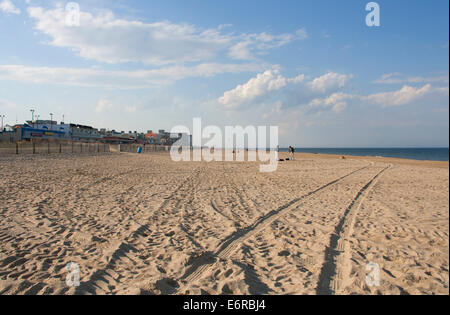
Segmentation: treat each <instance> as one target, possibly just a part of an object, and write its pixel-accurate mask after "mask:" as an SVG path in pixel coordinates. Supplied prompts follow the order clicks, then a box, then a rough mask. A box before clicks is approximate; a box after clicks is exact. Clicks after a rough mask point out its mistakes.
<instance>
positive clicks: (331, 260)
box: [316, 165, 393, 295]
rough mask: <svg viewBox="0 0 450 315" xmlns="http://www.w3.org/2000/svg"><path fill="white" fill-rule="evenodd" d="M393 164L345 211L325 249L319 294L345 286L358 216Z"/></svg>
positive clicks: (335, 290)
mask: <svg viewBox="0 0 450 315" xmlns="http://www.w3.org/2000/svg"><path fill="white" fill-rule="evenodd" d="M392 167H393V165H389V166H388V167H386V168H384V169H382V170H381V171H380V172H378V173H377V174H376V175H375V176H374V177H372V179H371V180H370V181H369V182H367V184H366V185H364V187H363V188H361V189H360V191H359V192H358V193H357V194H356V196H355V198H353V200H352V202H351V203H350V205H349V206H348V207H347V209H346V210H345V212H344V215H343V216H342V218H341V220H340V221H339V224H338V225H336V228H335V232H334V233H333V234H332V235H331V238H330V243H329V246H328V247H327V248H326V249H325V262H324V264H323V266H322V269H321V271H320V275H319V281H318V284H317V287H316V293H317V294H318V295H332V294H339V293H340V292H341V290H342V289H343V288H344V286H345V283H346V279H348V278H349V275H350V271H351V268H350V267H351V266H350V263H349V259H350V252H349V237H350V236H351V235H352V232H353V226H354V224H355V219H356V216H357V215H358V212H359V210H360V208H361V206H362V204H363V202H364V200H365V198H366V197H367V195H368V193H369V192H370V190H371V189H372V188H373V187H374V186H375V184H376V183H377V182H378V180H379V179H380V177H381V176H382V175H383V173H385V172H386V171H387V170H389V169H391V168H392Z"/></svg>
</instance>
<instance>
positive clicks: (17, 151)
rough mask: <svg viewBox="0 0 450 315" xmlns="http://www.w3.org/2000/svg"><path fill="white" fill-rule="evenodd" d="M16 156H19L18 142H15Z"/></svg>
mask: <svg viewBox="0 0 450 315" xmlns="http://www.w3.org/2000/svg"><path fill="white" fill-rule="evenodd" d="M16 154H19V142H16Z"/></svg>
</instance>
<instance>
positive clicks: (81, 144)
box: [80, 142, 83, 153]
mask: <svg viewBox="0 0 450 315" xmlns="http://www.w3.org/2000/svg"><path fill="white" fill-rule="evenodd" d="M80 153H83V143H82V142H81V143H80Z"/></svg>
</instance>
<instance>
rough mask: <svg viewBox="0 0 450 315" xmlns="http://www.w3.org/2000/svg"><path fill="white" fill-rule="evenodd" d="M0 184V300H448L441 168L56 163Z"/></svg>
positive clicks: (114, 159)
mask: <svg viewBox="0 0 450 315" xmlns="http://www.w3.org/2000/svg"><path fill="white" fill-rule="evenodd" d="M0 174H1V175H0V176H1V181H0V201H1V202H0V220H1V224H0V294H39V295H40V294H258V295H259V294H281V295H284V294H307V295H313V294H449V287H448V286H449V169H448V162H420V161H407V160H396V159H385V158H368V157H347V158H345V159H342V158H341V157H339V156H324V155H314V154H297V155H296V160H295V161H289V162H283V163H280V164H279V166H278V170H277V171H276V172H274V173H260V172H259V163H251V162H245V163H237V162H234V163H232V162H212V163H206V162H178V163H176V162H172V161H171V159H170V156H169V154H168V153H152V154H142V155H137V154H130V153H122V154H99V155H86V156H81V155H78V156H77V155H65V154H62V155H54V156H52V155H50V156H19V157H15V156H10V157H0ZM70 262H74V263H76V264H78V266H79V268H80V282H81V283H80V286H78V287H69V286H67V284H66V277H67V274H68V271H67V270H66V266H67V264H68V263H70ZM369 263H375V264H377V265H378V266H379V279H380V283H379V285H376V286H369V285H368V284H367V282H366V276H367V274H368V271H367V270H366V266H367V264H369Z"/></svg>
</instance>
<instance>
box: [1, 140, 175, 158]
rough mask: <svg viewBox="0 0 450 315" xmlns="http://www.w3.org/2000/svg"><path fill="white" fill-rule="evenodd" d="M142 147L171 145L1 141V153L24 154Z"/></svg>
mask: <svg viewBox="0 0 450 315" xmlns="http://www.w3.org/2000/svg"><path fill="white" fill-rule="evenodd" d="M139 147H142V152H143V153H146V152H165V151H169V150H170V147H168V146H161V145H153V144H146V145H139V144H118V145H113V144H105V143H80V142H72V143H62V142H61V143H57V142H55V143H52V142H26V143H20V142H17V143H1V142H0V155H14V154H15V155H23V154H58V153H66V154H95V153H105V152H130V153H137V151H138V148H139Z"/></svg>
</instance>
